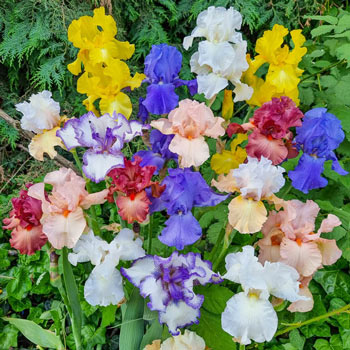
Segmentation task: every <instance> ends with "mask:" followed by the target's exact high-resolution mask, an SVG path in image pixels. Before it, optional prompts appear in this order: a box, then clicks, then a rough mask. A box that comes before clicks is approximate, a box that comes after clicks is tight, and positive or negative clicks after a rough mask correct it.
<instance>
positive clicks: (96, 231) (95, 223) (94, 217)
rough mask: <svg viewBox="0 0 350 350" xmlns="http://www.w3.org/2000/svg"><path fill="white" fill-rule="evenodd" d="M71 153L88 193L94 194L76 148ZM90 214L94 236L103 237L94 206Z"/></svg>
mask: <svg viewBox="0 0 350 350" xmlns="http://www.w3.org/2000/svg"><path fill="white" fill-rule="evenodd" d="M70 152H71V153H72V155H73V158H74V160H75V164H76V165H77V167H78V168H79V170H80V172H81V174H82V175H83V178H84V180H85V183H86V189H87V191H88V192H89V193H92V188H91V183H90V179H88V178H87V177H86V176H85V175H84V173H83V170H82V169H83V168H82V165H81V161H80V159H79V156H78V154H77V151H76V149H75V148H74V149H72V150H71V151H70ZM89 213H90V215H91V218H90V222H89V224H90V225H89V226H91V228H92V230H93V231H94V234H95V235H96V236H101V230H100V226H99V225H98V221H97V215H96V210H95V207H94V206H93V205H92V206H91V207H90V208H89Z"/></svg>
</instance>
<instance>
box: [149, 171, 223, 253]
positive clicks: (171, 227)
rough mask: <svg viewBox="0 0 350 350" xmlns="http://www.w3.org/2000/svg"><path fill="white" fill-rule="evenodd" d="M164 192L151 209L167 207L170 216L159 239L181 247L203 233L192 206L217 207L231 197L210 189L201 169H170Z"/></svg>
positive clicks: (156, 209) (192, 241) (195, 239)
mask: <svg viewBox="0 0 350 350" xmlns="http://www.w3.org/2000/svg"><path fill="white" fill-rule="evenodd" d="M162 185H163V186H164V185H165V190H164V192H163V193H162V194H161V195H160V197H159V198H155V199H153V201H152V202H153V203H152V206H151V211H152V212H154V211H159V210H163V209H166V210H167V213H168V215H170V218H169V219H168V220H167V221H166V222H165V224H166V227H165V228H164V229H163V231H162V234H161V235H160V236H159V240H160V241H161V242H162V243H164V244H166V245H168V246H171V247H174V246H175V247H176V248H177V249H179V250H181V249H183V248H184V246H186V245H189V244H192V243H194V242H196V241H197V240H198V239H199V238H200V237H201V235H202V228H201V226H200V225H199V222H198V221H197V219H196V218H195V217H194V216H193V214H192V212H191V210H192V208H193V207H207V206H214V205H217V204H219V203H221V202H222V201H224V200H225V199H226V198H227V197H228V196H227V195H220V194H217V193H215V192H214V191H212V190H211V188H210V187H209V186H208V185H207V183H206V182H205V180H204V179H203V177H202V175H201V174H200V173H199V172H193V171H191V170H190V169H189V168H186V169H169V175H168V176H167V177H166V178H165V179H164V180H163V181H162Z"/></svg>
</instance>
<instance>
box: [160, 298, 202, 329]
mask: <svg viewBox="0 0 350 350" xmlns="http://www.w3.org/2000/svg"><path fill="white" fill-rule="evenodd" d="M199 316H200V312H199V309H193V308H192V307H190V306H188V305H187V304H186V303H185V302H183V301H180V302H178V303H177V304H175V303H171V304H169V305H168V307H167V308H166V311H165V312H160V313H159V321H160V322H161V323H166V324H167V326H168V328H169V332H170V333H171V334H173V335H177V334H179V331H178V328H183V327H185V326H186V325H190V324H193V323H195V322H196V321H197V318H198V317H199Z"/></svg>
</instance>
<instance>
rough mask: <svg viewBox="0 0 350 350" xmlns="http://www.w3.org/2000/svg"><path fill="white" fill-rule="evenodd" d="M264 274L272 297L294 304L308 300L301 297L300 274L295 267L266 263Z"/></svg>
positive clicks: (278, 263)
mask: <svg viewBox="0 0 350 350" xmlns="http://www.w3.org/2000/svg"><path fill="white" fill-rule="evenodd" d="M263 274H264V279H265V281H266V284H267V286H268V290H269V293H270V294H271V295H274V296H275V297H277V298H281V299H284V300H289V301H292V302H293V301H297V300H306V299H305V297H302V296H301V295H299V284H300V283H299V282H298V279H299V273H298V272H297V270H295V269H294V268H293V267H291V266H288V265H286V264H283V263H280V262H275V263H270V262H269V261H266V262H265V265H264V272H263Z"/></svg>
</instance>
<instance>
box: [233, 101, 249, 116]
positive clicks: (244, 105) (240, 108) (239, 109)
mask: <svg viewBox="0 0 350 350" xmlns="http://www.w3.org/2000/svg"><path fill="white" fill-rule="evenodd" d="M246 106H247V105H246V104H243V105H242V106H241V107H239V108H238V109H237V111H236V112H235V113H234V114H233V116H232V117H235V116H236V115H237V114H238V113H239V112H240V111H241V110H242V109H244V108H245V107H246Z"/></svg>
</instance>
